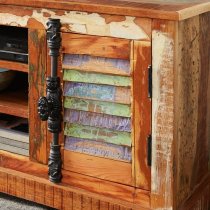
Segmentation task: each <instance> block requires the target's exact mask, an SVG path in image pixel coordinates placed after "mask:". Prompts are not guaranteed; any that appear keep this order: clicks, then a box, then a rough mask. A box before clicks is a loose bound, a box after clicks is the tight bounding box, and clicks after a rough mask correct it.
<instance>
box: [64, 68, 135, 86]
mask: <svg viewBox="0 0 210 210" xmlns="http://www.w3.org/2000/svg"><path fill="white" fill-rule="evenodd" d="M63 80H65V81H72V82H85V83H92V84H103V85H114V86H124V87H129V86H131V78H130V77H126V76H117V75H116V76H115V75H108V74H97V73H90V72H83V71H76V70H65V69H64V76H63Z"/></svg>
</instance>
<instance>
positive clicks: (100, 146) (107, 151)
mask: <svg viewBox="0 0 210 210" xmlns="http://www.w3.org/2000/svg"><path fill="white" fill-rule="evenodd" d="M65 149H66V150H70V151H74V152H80V153H85V154H89V155H94V156H98V157H105V158H110V159H114V160H121V161H126V162H131V159H132V153H131V148H130V147H126V146H118V145H114V144H107V143H103V142H97V141H92V140H87V139H78V138H72V137H66V139H65Z"/></svg>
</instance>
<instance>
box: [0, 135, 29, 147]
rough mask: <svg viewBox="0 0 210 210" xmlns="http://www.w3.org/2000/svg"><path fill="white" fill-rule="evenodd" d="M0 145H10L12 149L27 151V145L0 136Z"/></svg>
mask: <svg viewBox="0 0 210 210" xmlns="http://www.w3.org/2000/svg"><path fill="white" fill-rule="evenodd" d="M0 143H1V144H6V145H10V146H13V147H17V148H22V149H26V150H28V149H29V143H24V142H20V141H15V140H13V139H8V138H4V137H1V136H0Z"/></svg>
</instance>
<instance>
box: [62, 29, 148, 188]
mask: <svg viewBox="0 0 210 210" xmlns="http://www.w3.org/2000/svg"><path fill="white" fill-rule="evenodd" d="M145 43H146V44H145ZM142 44H143V45H142ZM143 46H144V47H143ZM134 52H135V55H134ZM142 53H143V54H142ZM141 59H142V60H141ZM149 63H150V43H149V42H135V41H131V40H125V39H117V38H108V37H97V36H86V35H77V34H69V33H63V34H62V72H63V104H64V117H63V120H64V152H63V154H64V155H63V167H64V169H65V170H70V171H74V172H78V173H81V174H85V175H88V176H93V177H97V178H100V179H105V180H109V181H114V182H117V183H122V184H126V185H131V186H135V185H136V186H139V187H143V188H148V186H147V185H148V180H147V179H148V177H145V176H143V174H144V173H145V171H146V170H147V169H146V168H145V167H141V166H142V165H141V162H143V166H145V164H144V161H145V160H146V156H147V155H146V153H145V151H146V149H147V148H146V138H147V136H146V135H145V136H144V137H145V139H144V140H143V141H142V143H141V136H140V133H142V132H140V130H141V129H144V126H145V125H146V124H148V122H147V123H145V122H144V117H145V116H144V114H142V113H141V112H140V109H142V110H143V111H144V112H146V115H148V114H149V115H150V111H148V110H150V109H151V106H150V103H147V102H146V101H145V98H144V97H145V96H144V94H143V95H142V94H141V92H142V93H145V92H147V87H146V86H147V79H146V75H145V74H146V73H145V72H146V71H147V67H148V65H149ZM143 67H144V68H145V70H144V69H143ZM140 71H143V72H140ZM142 78H143V80H142ZM142 88H144V89H145V88H146V90H143V89H142ZM145 104H146V106H147V107H145ZM147 117H148V116H147ZM146 120H149V121H150V117H148V119H146ZM149 124H150V122H149ZM147 126H148V125H147ZM146 132H149V131H146ZM147 135H148V134H147ZM141 147H142V148H141ZM143 147H144V148H143ZM140 153H142V154H140ZM142 158H143V159H142ZM141 160H142V161H141ZM146 162H147V161H146ZM138 177H145V180H143V183H147V184H146V187H144V186H143V185H144V184H142V183H141V182H142V180H140V181H139V178H138ZM140 179H141V178H140ZM138 182H139V183H140V184H139V183H138Z"/></svg>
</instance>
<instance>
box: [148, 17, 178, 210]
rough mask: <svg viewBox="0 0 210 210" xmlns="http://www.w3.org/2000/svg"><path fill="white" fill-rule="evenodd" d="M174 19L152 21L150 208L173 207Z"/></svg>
mask: <svg viewBox="0 0 210 210" xmlns="http://www.w3.org/2000/svg"><path fill="white" fill-rule="evenodd" d="M176 27H177V24H176V22H173V21H164V20H153V23H152V30H153V31H152V66H153V97H152V138H153V139H152V183H151V184H152V186H151V196H152V197H151V207H152V208H154V209H165V210H168V209H172V208H173V182H174V177H173V159H174V157H173V156H174V154H173V153H174V148H173V147H174V145H173V144H174V138H173V125H174V82H173V81H174V65H175V58H174V55H175V44H176V43H175V35H176V33H175V32H176Z"/></svg>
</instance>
